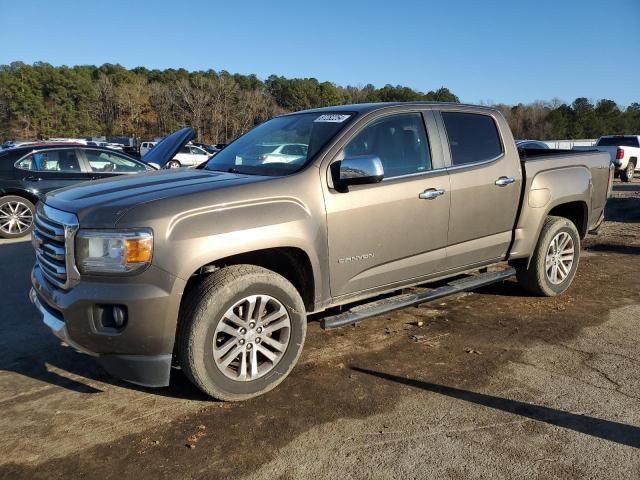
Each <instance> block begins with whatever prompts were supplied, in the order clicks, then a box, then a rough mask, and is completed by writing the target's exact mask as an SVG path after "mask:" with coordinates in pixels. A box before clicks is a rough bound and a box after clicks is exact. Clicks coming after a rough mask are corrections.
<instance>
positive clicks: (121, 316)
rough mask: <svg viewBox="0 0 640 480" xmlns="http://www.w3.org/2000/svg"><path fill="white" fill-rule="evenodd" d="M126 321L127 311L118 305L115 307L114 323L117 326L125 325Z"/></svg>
mask: <svg viewBox="0 0 640 480" xmlns="http://www.w3.org/2000/svg"><path fill="white" fill-rule="evenodd" d="M126 321H127V313H126V312H125V311H124V309H123V308H122V307H120V306H118V305H116V306H115V307H113V323H114V325H115V326H116V328H122V327H124V324H125V322H126Z"/></svg>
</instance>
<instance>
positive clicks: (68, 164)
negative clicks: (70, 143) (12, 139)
mask: <svg viewBox="0 0 640 480" xmlns="http://www.w3.org/2000/svg"><path fill="white" fill-rule="evenodd" d="M16 167H18V168H22V169H24V170H34V171H38V172H81V169H80V162H79V161H78V157H77V155H76V151H75V150H72V149H70V150H43V151H40V152H35V153H32V154H31V155H29V156H28V157H25V158H23V159H22V160H20V161H19V162H18V163H16Z"/></svg>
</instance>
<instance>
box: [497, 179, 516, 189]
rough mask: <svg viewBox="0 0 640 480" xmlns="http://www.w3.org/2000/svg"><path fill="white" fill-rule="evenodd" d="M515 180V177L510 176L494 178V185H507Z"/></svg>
mask: <svg viewBox="0 0 640 480" xmlns="http://www.w3.org/2000/svg"><path fill="white" fill-rule="evenodd" d="M515 181H516V179H515V178H512V177H500V178H499V179H497V180H496V185H497V186H499V187H506V186H507V185H511V184H512V183H514V182H515Z"/></svg>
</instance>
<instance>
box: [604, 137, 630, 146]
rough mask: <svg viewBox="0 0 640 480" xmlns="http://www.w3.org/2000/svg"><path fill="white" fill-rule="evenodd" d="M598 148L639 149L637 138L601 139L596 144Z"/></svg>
mask: <svg viewBox="0 0 640 480" xmlns="http://www.w3.org/2000/svg"><path fill="white" fill-rule="evenodd" d="M596 146H598V147H639V146H640V145H639V144H638V137H603V138H601V139H600V140H598V143H597V144H596Z"/></svg>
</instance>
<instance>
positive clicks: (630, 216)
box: [604, 197, 640, 223]
mask: <svg viewBox="0 0 640 480" xmlns="http://www.w3.org/2000/svg"><path fill="white" fill-rule="evenodd" d="M604 217H605V219H606V220H609V221H612V222H621V223H638V222H640V197H637V198H629V197H623V198H621V197H611V198H610V199H609V200H607V206H606V207H605V209H604Z"/></svg>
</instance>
